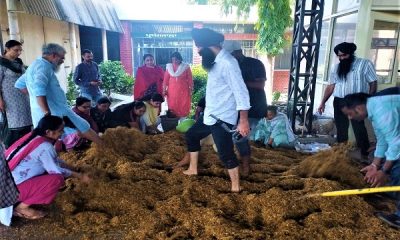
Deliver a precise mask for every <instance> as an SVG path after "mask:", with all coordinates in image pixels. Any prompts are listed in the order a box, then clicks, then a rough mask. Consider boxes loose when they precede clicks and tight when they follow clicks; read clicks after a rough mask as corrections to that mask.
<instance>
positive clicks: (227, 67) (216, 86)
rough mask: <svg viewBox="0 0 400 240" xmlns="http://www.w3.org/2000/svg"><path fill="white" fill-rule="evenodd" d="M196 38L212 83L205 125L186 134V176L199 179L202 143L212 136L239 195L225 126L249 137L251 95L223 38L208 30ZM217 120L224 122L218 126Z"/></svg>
mask: <svg viewBox="0 0 400 240" xmlns="http://www.w3.org/2000/svg"><path fill="white" fill-rule="evenodd" d="M192 36H193V40H194V42H195V44H196V46H197V48H198V50H199V54H200V56H201V57H202V65H203V67H204V68H205V69H206V70H207V71H208V80H207V87H206V107H205V111H204V119H203V124H195V125H194V126H193V127H192V128H190V129H189V130H188V132H187V133H186V142H187V147H188V151H189V152H190V164H189V168H188V170H186V171H184V174H186V175H197V163H198V152H199V151H200V139H202V138H204V137H206V136H208V135H209V134H212V136H213V139H214V142H215V144H216V146H217V149H218V155H219V158H220V160H221V161H222V162H223V164H224V166H225V168H227V169H228V173H229V177H230V179H231V191H232V192H239V191H240V184H239V167H238V166H239V162H238V160H237V158H236V155H235V152H234V149H233V141H232V133H230V132H228V131H226V130H225V129H224V128H223V127H222V125H225V126H227V127H228V128H230V129H232V128H233V126H234V125H236V124H237V128H236V131H237V132H239V133H240V134H241V135H242V136H244V137H245V136H247V135H248V134H249V130H250V129H249V122H248V116H247V115H248V110H249V109H250V99H249V92H248V91H247V88H246V85H245V83H244V80H243V78H242V74H241V72H240V68H239V64H238V62H237V61H236V59H235V58H234V57H233V56H232V55H231V54H230V53H229V52H227V51H225V50H224V49H222V43H223V41H224V36H223V35H222V34H220V33H217V32H215V31H213V30H211V29H208V28H203V29H197V28H195V29H193V31H192ZM238 111H239V113H240V120H239V122H238ZM214 117H215V118H218V119H219V120H220V121H218V122H217V120H216V119H215V118H214Z"/></svg>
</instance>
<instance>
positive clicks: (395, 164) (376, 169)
mask: <svg viewBox="0 0 400 240" xmlns="http://www.w3.org/2000/svg"><path fill="white" fill-rule="evenodd" d="M344 100H345V102H346V105H345V106H344V107H343V108H342V111H343V113H345V114H346V115H347V116H348V117H349V118H350V119H353V120H358V121H363V120H364V119H365V118H367V117H368V118H369V119H370V120H371V122H372V126H373V128H374V131H375V134H376V138H377V144H376V149H375V153H374V160H373V162H372V163H371V164H370V165H369V166H367V167H365V168H363V169H361V171H362V172H365V173H366V174H365V178H364V179H365V180H366V181H367V183H369V184H371V186H372V187H379V186H382V185H384V184H385V183H386V182H387V181H388V180H389V179H390V185H392V186H400V95H384V96H374V97H371V96H370V95H368V94H365V93H355V94H350V95H347V96H346V97H345V98H344ZM396 195H397V196H396V198H397V199H399V197H400V196H399V195H400V194H396ZM397 207H398V208H397V212H396V213H394V214H385V213H382V212H379V213H377V217H379V218H380V219H381V220H383V221H385V222H386V223H388V224H389V225H391V226H393V227H396V228H400V201H399V203H398V206H397Z"/></svg>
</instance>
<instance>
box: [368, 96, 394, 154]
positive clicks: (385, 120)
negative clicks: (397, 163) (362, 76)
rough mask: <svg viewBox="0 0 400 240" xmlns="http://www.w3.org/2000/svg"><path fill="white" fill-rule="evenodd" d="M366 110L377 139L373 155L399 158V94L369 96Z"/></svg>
mask: <svg viewBox="0 0 400 240" xmlns="http://www.w3.org/2000/svg"><path fill="white" fill-rule="evenodd" d="M367 111H368V118H369V119H370V120H371V122H372V126H373V128H374V131H375V135H376V139H377V143H376V149H375V153H374V155H375V157H377V158H384V157H386V160H388V161H394V160H399V159H400V95H386V96H379V97H370V98H368V100H367Z"/></svg>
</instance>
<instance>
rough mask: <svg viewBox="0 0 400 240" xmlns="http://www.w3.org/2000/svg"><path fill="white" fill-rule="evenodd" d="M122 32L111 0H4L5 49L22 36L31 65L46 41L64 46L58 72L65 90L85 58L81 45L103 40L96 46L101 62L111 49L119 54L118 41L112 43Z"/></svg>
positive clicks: (1, 36)
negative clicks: (63, 56) (68, 78)
mask: <svg viewBox="0 0 400 240" xmlns="http://www.w3.org/2000/svg"><path fill="white" fill-rule="evenodd" d="M87 6H91V8H90V9H89V8H88V7H87ZM94 10H96V11H94ZM79 14H80V15H79ZM94 32H95V33H97V34H93V33H94ZM118 32H122V27H121V25H120V22H119V21H118V18H117V15H116V13H115V11H114V9H113V5H112V4H111V2H110V1H109V0H101V1H97V0H96V1H93V0H84V1H80V0H71V1H68V2H67V1H63V0H51V1H48V0H20V1H17V0H0V45H1V47H0V49H1V50H2V51H1V52H3V47H4V44H5V43H6V42H7V41H8V40H10V39H14V40H18V41H20V42H22V43H23V49H24V51H23V53H22V55H21V56H20V57H21V59H22V60H23V62H24V63H25V65H29V64H30V63H32V62H33V61H34V60H35V59H36V58H38V57H40V56H41V55H42V53H41V50H42V46H43V44H46V43H57V44H59V45H61V46H63V47H64V48H65V49H66V51H67V54H66V56H65V61H64V64H63V65H62V66H61V68H60V71H58V72H57V73H56V74H57V77H58V79H59V81H60V85H61V87H62V88H63V89H64V90H67V89H66V88H67V77H68V75H69V74H70V73H71V72H73V71H74V69H75V66H76V65H77V64H79V63H80V62H81V57H80V56H81V49H85V48H91V47H93V46H94V44H97V45H99V44H100V46H99V47H98V48H95V49H94V50H95V51H96V53H97V52H99V53H98V54H95V57H101V58H97V59H96V60H97V61H99V62H100V61H103V60H104V59H108V55H109V52H111V53H115V52H116V53H118V54H119V49H117V50H113V49H115V46H118V44H117V45H113V44H112V43H113V42H117V43H118V40H119V34H118ZM107 39H109V41H108V43H107ZM114 39H116V40H114ZM93 43H94V44H93ZM107 46H109V47H107ZM107 50H108V51H107ZM96 55H97V56H96ZM110 56H111V57H113V58H114V59H116V58H119V56H117V57H114V56H113V55H112V54H110Z"/></svg>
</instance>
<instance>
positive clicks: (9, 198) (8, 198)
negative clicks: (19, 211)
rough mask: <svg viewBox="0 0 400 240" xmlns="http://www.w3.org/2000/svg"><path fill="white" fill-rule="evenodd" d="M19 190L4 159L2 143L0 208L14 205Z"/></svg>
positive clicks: (0, 151) (0, 156)
mask: <svg viewBox="0 0 400 240" xmlns="http://www.w3.org/2000/svg"><path fill="white" fill-rule="evenodd" d="M18 194H19V192H18V189H17V186H16V185H15V182H14V178H13V177H12V175H11V172H10V169H9V168H8V164H7V162H6V160H5V157H4V146H3V144H1V143H0V208H6V207H9V206H12V205H14V204H15V203H16V202H17V200H18Z"/></svg>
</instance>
